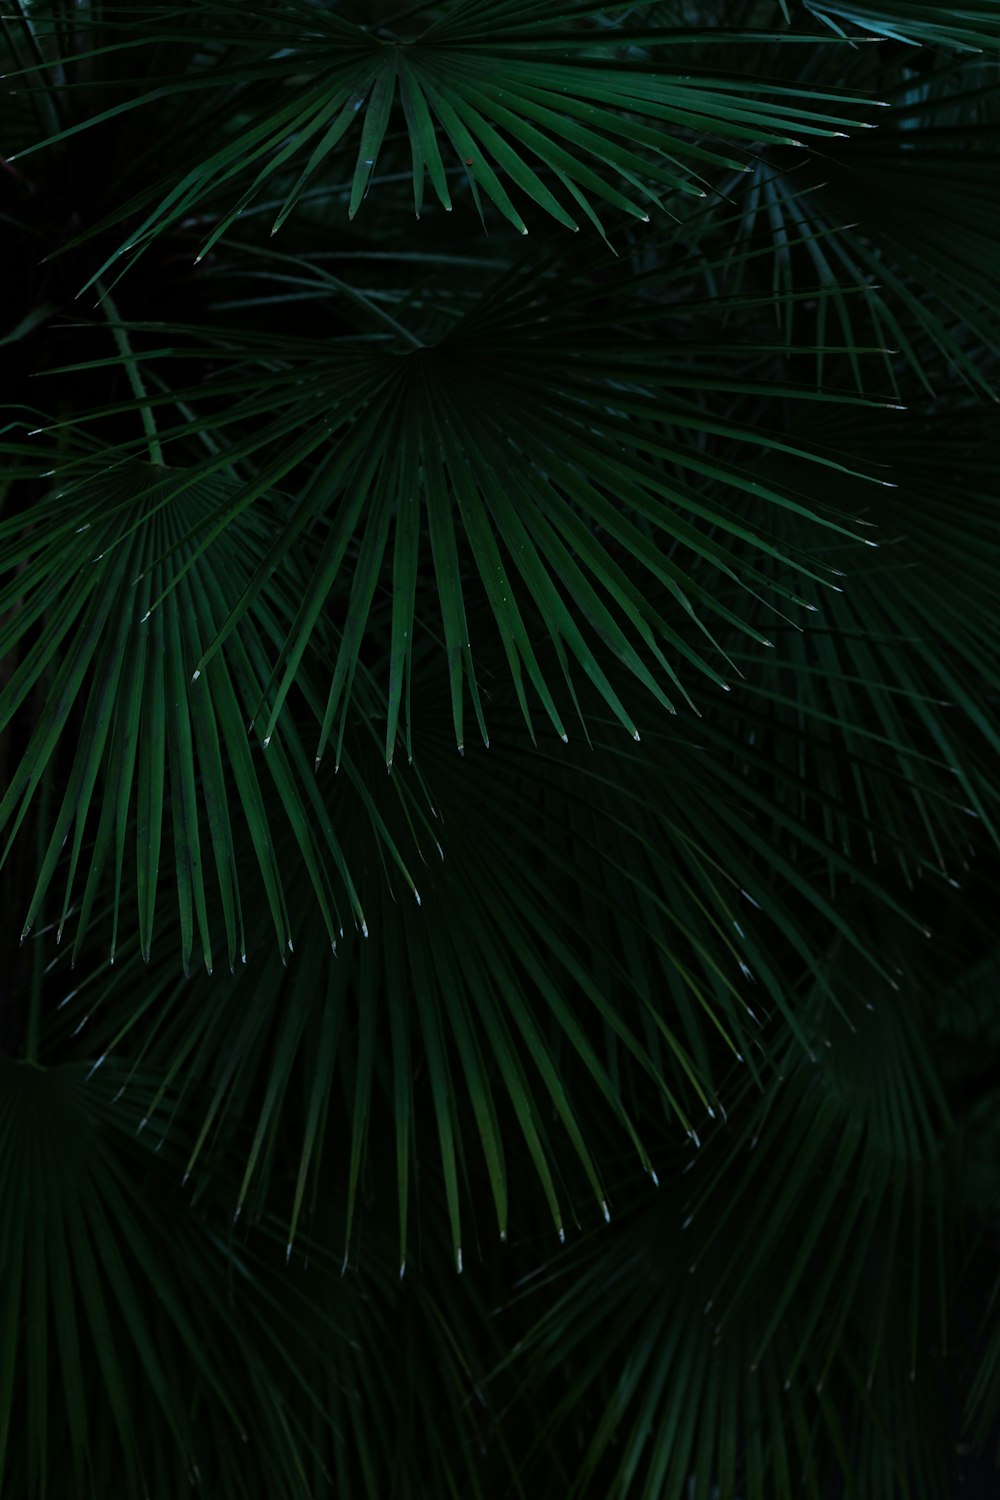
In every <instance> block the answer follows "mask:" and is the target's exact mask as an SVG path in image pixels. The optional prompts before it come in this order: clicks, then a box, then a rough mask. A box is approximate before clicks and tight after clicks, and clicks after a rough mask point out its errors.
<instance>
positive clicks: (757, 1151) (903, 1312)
mask: <svg viewBox="0 0 1000 1500" xmlns="http://www.w3.org/2000/svg"><path fill="white" fill-rule="evenodd" d="M904 951H905V943H904ZM851 967H852V966H851V964H850V961H847V962H846V963H845V962H844V961H843V960H842V959H840V960H838V961H837V962H836V964H835V972H836V974H837V979H838V983H839V984H840V986H841V987H840V989H839V992H838V993H837V995H836V1002H837V1008H834V1006H833V1005H831V1002H830V999H829V997H827V996H823V995H820V994H819V993H818V992H817V993H816V994H815V995H814V997H813V1000H812V1001H807V1002H806V1005H805V1009H804V1015H807V1016H811V1021H810V1022H807V1023H806V1024H808V1025H810V1026H811V1028H813V1045H814V1047H815V1051H814V1053H813V1055H812V1056H811V1057H807V1056H806V1055H805V1054H804V1053H802V1052H801V1051H798V1050H797V1051H796V1052H795V1054H794V1055H787V1056H784V1057H782V1056H780V1055H778V1056H775V1058H774V1066H775V1068H776V1069H777V1070H778V1074H777V1077H774V1078H773V1079H772V1081H771V1084H770V1087H769V1089H768V1091H767V1094H766V1097H764V1098H761V1097H760V1096H757V1097H756V1098H755V1097H754V1091H752V1090H750V1089H747V1088H746V1087H745V1086H744V1087H739V1088H737V1089H736V1090H735V1092H734V1094H733V1096H732V1097H731V1098H730V1099H729V1101H728V1112H727V1113H726V1115H725V1118H724V1119H720V1120H719V1121H717V1122H716V1124H715V1126H714V1127H713V1128H712V1133H711V1135H710V1136H709V1138H708V1139H707V1140H706V1143H705V1145H704V1146H703V1148H702V1150H701V1151H700V1152H699V1153H698V1154H697V1155H696V1158H695V1159H694V1160H693V1161H692V1162H691V1163H690V1164H689V1167H688V1169H687V1174H688V1175H686V1176H683V1175H682V1176H680V1177H676V1178H675V1179H674V1180H673V1181H672V1182H671V1183H670V1184H669V1185H668V1186H667V1187H666V1188H665V1190H664V1191H662V1192H661V1193H660V1194H658V1195H656V1196H655V1197H651V1198H649V1199H648V1200H647V1201H646V1203H645V1204H644V1205H643V1206H641V1207H637V1208H636V1209H635V1210H633V1214H634V1217H632V1218H631V1220H630V1222H627V1223H626V1224H625V1225H624V1226H623V1228H622V1231H621V1237H620V1238H619V1239H618V1240H616V1241H614V1242H612V1241H611V1240H610V1239H608V1238H604V1239H603V1240H602V1239H601V1238H596V1239H593V1240H592V1241H590V1242H584V1243H583V1244H581V1246H580V1247H579V1248H578V1249H577V1250H575V1251H574V1252H572V1253H571V1254H570V1255H569V1256H568V1258H567V1260H566V1262H565V1265H563V1266H557V1267H556V1268H555V1270H554V1271H553V1272H551V1273H550V1274H549V1276H548V1277H547V1278H546V1281H545V1284H544V1295H545V1296H546V1297H548V1298H549V1299H550V1301H551V1298H552V1296H553V1295H554V1294H555V1295H556V1296H557V1300H555V1301H554V1302H551V1305H550V1307H549V1308H548V1309H547V1310H546V1311H545V1312H543V1313H542V1314H541V1315H540V1317H539V1321H538V1323H537V1325H536V1327H535V1328H534V1329H533V1331H532V1332H531V1333H530V1334H529V1336H528V1338H527V1340H526V1342H525V1347H524V1351H523V1353H521V1354H519V1355H518V1356H517V1358H518V1359H526V1360H528V1362H529V1369H530V1371H531V1373H530V1375H529V1377H528V1378H529V1380H530V1381H531V1382H532V1384H533V1383H534V1382H535V1381H538V1382H544V1383H545V1384H550V1383H551V1382H552V1380H553V1379H554V1378H555V1377H556V1372H557V1371H560V1370H564V1371H565V1377H566V1386H565V1396H564V1398H563V1401H562V1403H561V1404H560V1406H559V1408H558V1411H557V1414H556V1420H557V1421H559V1422H565V1423H566V1424H567V1425H568V1426H569V1427H570V1428H571V1429H576V1430H577V1431H578V1432H579V1434H580V1442H581V1446H582V1449H583V1457H582V1462H581V1465H580V1468H579V1471H578V1477H577V1482H576V1484H575V1486H573V1487H571V1488H569V1490H568V1492H569V1493H573V1494H576V1493H580V1494H583V1493H587V1494H591V1493H593V1494H602V1495H604V1494H607V1495H615V1496H621V1495H633V1494H634V1495H641V1496H643V1497H648V1500H652V1497H654V1496H660V1495H663V1494H671V1493H674V1494H681V1493H685V1494H687V1493H690V1494H691V1495H693V1496H698V1497H704V1500H710V1497H713V1496H715V1495H735V1494H740V1495H745V1496H747V1497H748V1500H764V1497H765V1496H767V1495H770V1494H772V1493H773V1492H774V1490H775V1489H777V1490H778V1492H779V1493H782V1494H785V1493H788V1494H790V1493H793V1492H795V1491H796V1490H797V1492H798V1493H800V1494H803V1495H808V1496H816V1497H820V1496H823V1495H825V1494H827V1493H828V1492H829V1486H830V1483H831V1476H832V1475H833V1474H834V1473H836V1474H838V1475H839V1476H840V1482H841V1483H842V1484H844V1486H845V1493H851V1494H853V1493H858V1494H865V1493H870V1492H872V1490H873V1489H874V1490H875V1491H876V1492H878V1493H884V1494H894V1493H899V1494H910V1495H913V1496H923V1495H930V1494H935V1493H938V1488H937V1486H938V1484H939V1483H940V1478H941V1474H940V1469H939V1460H937V1459H936V1458H935V1454H934V1444H933V1439H932V1438H930V1437H929V1435H928V1430H929V1427H930V1426H931V1425H932V1424H934V1422H935V1420H936V1414H937V1410H938V1409H939V1405H940V1401H941V1391H942V1390H943V1389H944V1387H945V1385H946V1383H947V1379H948V1372H947V1367H946V1365H944V1364H943V1363H941V1364H939V1366H938V1367H937V1368H936V1369H935V1368H928V1367H927V1366H926V1365H925V1364H923V1363H922V1362H921V1361H920V1360H919V1359H918V1356H917V1350H925V1349H926V1347H927V1344H928V1342H929V1341H930V1342H933V1343H935V1344H938V1343H939V1341H941V1340H943V1338H944V1336H945V1335H944V1333H943V1332H942V1331H938V1332H935V1331H934V1330H933V1329H932V1328H931V1327H930V1326H928V1325H927V1323H926V1321H925V1320H926V1319H928V1318H931V1319H933V1317H934V1312H933V1311H932V1309H933V1308H934V1306H935V1302H936V1300H937V1299H938V1298H939V1296H940V1293H941V1291H942V1287H943V1283H944V1278H945V1276H946V1274H947V1266H948V1263H949V1254H948V1247H947V1246H946V1244H945V1243H944V1242H943V1240H942V1232H943V1231H942V1226H943V1223H944V1222H945V1220H946V1208H947V1206H948V1194H947V1191H946V1182H945V1176H944V1172H943V1166H942V1160H941V1146H942V1142H943V1141H944V1140H945V1138H946V1135H947V1131H948V1128H949V1125H948V1114H947V1107H946V1105H945V1103H944V1100H943V1098H942V1096H941V1094H940V1089H939V1087H938V1085H937V1082H936V1079H935V1076H934V1067H933V1064H932V1062H931V1054H930V1050H929V1037H928V1034H927V1030H926V1022H925V1021H924V1022H923V1023H922V1022H921V1021H918V1020H917V1017H916V1016H915V1015H914V1014H913V1013H912V1012H913V1010H914V1009H915V1007H914V999H915V998H916V997H915V995H914V993H913V991H912V989H911V991H910V993H908V994H907V993H905V991H904V992H899V993H897V992H894V991H892V990H890V989H889V988H888V987H885V986H882V987H880V988H878V989H872V988H870V987H866V986H867V984H868V982H867V981H865V982H863V983H862V985H861V986H860V987H857V986H856V982H855V981H854V980H852V979H851V978H850V977H849V976H850V973H851ZM866 995H868V996H872V997H873V998H872V999H865V998H864V997H865V996H866ZM841 1008H842V1009H843V1012H844V1013H843V1015H840V1014H838V1011H839V1010H840V1009H841ZM904 1058H905V1061H904ZM538 1295H539V1290H538V1289H529V1290H527V1291H526V1292H525V1294H524V1296H525V1299H526V1303H527V1305H528V1306H529V1307H530V1305H531V1303H532V1301H533V1300H534V1298H535V1297H536V1296H538ZM941 1305H942V1304H939V1307H938V1312H939V1313H940V1311H941ZM918 1366H919V1368H918ZM904 1367H907V1368H906V1369H905V1373H904ZM889 1423H893V1424H900V1423H902V1424H903V1425H904V1429H905V1431H906V1432H907V1434H908V1442H907V1444H906V1445H903V1446H901V1447H900V1448H899V1450H898V1451H896V1452H886V1451H885V1449H884V1445H883V1442H882V1439H881V1434H882V1432H883V1431H884V1429H885V1426H886V1425H887V1424H889ZM688 1486H689V1488H688Z"/></svg>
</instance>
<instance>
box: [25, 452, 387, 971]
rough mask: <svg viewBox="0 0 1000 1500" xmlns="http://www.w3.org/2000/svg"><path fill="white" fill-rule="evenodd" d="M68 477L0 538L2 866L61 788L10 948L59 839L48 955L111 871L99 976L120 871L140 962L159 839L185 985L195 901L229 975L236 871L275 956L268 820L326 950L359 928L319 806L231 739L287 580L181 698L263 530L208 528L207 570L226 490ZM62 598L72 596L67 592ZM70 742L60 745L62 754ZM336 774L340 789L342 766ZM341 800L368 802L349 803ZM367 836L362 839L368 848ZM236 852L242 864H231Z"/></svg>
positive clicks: (254, 693) (281, 904)
mask: <svg viewBox="0 0 1000 1500" xmlns="http://www.w3.org/2000/svg"><path fill="white" fill-rule="evenodd" d="M81 467H82V470H83V472H82V475H80V473H79V469H78V470H77V471H76V473H75V474H74V472H73V469H72V466H71V465H70V466H67V470H66V477H65V481H64V484H65V487H64V488H63V489H62V490H61V491H58V492H57V493H56V494H54V495H53V496H52V497H51V498H50V499H48V500H46V501H43V502H42V503H41V504H39V505H38V506H36V507H35V508H34V510H33V512H32V518H31V524H30V526H29V527H28V528H27V529H26V528H25V527H24V521H23V518H22V517H20V516H16V517H14V518H12V520H10V521H8V522H5V523H0V541H2V542H3V544H4V546H5V565H6V571H7V579H8V581H7V583H6V587H5V589H4V594H3V596H2V604H0V607H2V608H3V609H5V610H6V611H7V614H8V624H7V628H6V631H5V632H4V636H3V641H2V650H3V651H4V653H5V654H6V655H7V656H8V659H9V660H10V661H11V662H12V670H11V672H10V675H9V679H8V681H7V682H6V683H5V685H4V687H3V690H2V693H0V727H4V726H6V725H7V724H9V723H10V722H11V720H12V718H13V717H14V716H15V715H16V714H17V712H18V710H19V709H21V708H22V707H23V705H24V704H25V703H26V702H31V701H33V699H34V701H36V702H37V705H38V706H37V707H36V709H35V712H34V727H33V732H32V735H31V737H30V738H29V740H28V742H27V744H26V745H25V746H24V749H23V753H22V756H21V759H20V761H19V763H18V764H17V765H16V766H11V767H10V768H9V779H8V782H7V785H6V788H5V794H4V797H3V800H2V802H0V826H3V825H6V826H7V828H8V831H9V837H8V842H7V849H6V853H7V854H9V853H10V849H11V842H12V840H13V837H14V835H16V833H17V830H18V828H19V827H20V826H21V825H22V824H23V822H24V820H25V817H26V816H27V814H28V811H29V808H30V807H31V805H32V800H33V798H34V797H35V796H36V794H37V793H38V791H39V788H40V787H41V788H44V786H45V785H46V777H50V778H51V777H53V776H55V775H58V777H59V784H60V787H61V795H60V799H59V802H58V806H56V807H54V808H53V811H52V819H51V826H50V827H46V828H45V829H44V831H43V835H44V838H45V839H47V841H48V847H47V852H46V854H45V858H44V861H43V863H42V866H41V869H40V871H39V872H38V876H37V883H36V886H35V890H34V894H33V895H32V896H31V898H30V900H29V902H28V907H27V912H26V915H25V920H24V934H26V933H27V932H28V931H29V930H30V929H31V926H32V925H33V923H34V921H35V920H36V918H37V916H38V912H39V910H40V907H41V903H42V901H43V899H44V897H45V893H46V890H47V889H48V887H49V885H50V884H51V883H52V881H53V880H54V878H55V877H56V874H57V870H59V862H60V859H61V857H62V852H63V846H64V845H65V844H66V843H67V840H71V843H70V853H69V862H68V868H67V869H66V872H65V881H66V884H65V897H64V900H63V904H62V910H61V915H60V916H59V918H58V922H57V926H56V931H57V937H59V936H61V934H62V930H63V927H64V925H65V923H66V922H67V919H68V917H69V914H70V911H71V908H73V902H74V891H75V889H76V882H77V879H78V876H79V874H80V871H81V869H84V870H86V879H85V882H84V884H83V893H82V897H80V905H79V908H78V909H77V910H75V913H74V914H75V916H76V922H75V928H76V939H75V944H74V953H77V952H79V950H80V945H81V943H82V942H83V941H84V939H85V937H86V934H87V930H88V925H89V921H90V916H91V913H92V910H93V907H94V904H95V901H98V900H99V898H101V897H103V896H104V894H105V892H106V885H105V883H104V881H105V875H106V872H107V871H108V870H109V868H110V870H111V871H113V877H112V878H113V891H114V898H113V912H112V916H113V922H112V936H111V959H112V962H113V961H114V956H115V950H116V944H117V932H118V927H119V915H120V908H121V903H122V888H123V879H124V878H125V874H126V870H127V871H128V876H129V877H130V878H131V880H134V884H135V893H136V904H137V908H138V926H139V935H140V943H141V949H142V952H143V954H144V955H145V956H146V957H147V958H148V956H149V950H150V945H151V942H152V933H153V925H154V914H155V908H156V897H157V890H158V886H159V879H160V877H159V870H160V862H161V854H162V851H163V849H164V846H165V845H167V846H168V847H169V843H170V835H171V834H172V847H173V865H174V870H175V873H176V883H177V909H178V912H179V917H180V924H181V960H182V964H183V966H184V968H185V970H187V968H188V967H189V964H190V960H191V955H192V950H193V947H194V942H195V932H197V939H198V942H199V945H200V948H201V952H202V955H203V958H204V962H205V966H206V968H207V969H208V971H209V973H211V971H212V952H213V939H212V924H210V922H209V917H208V904H209V898H208V895H207V891H208V889H209V888H210V887H211V888H216V889H217V890H218V894H219V905H220V907H221V913H222V922H221V924H219V925H220V926H221V930H222V931H223V932H224V934H225V953H226V959H227V962H228V964H229V965H230V967H231V966H232V964H233V962H234V961H235V960H236V958H237V956H238V955H239V956H240V957H242V959H243V961H244V962H245V961H246V946H247V939H246V931H245V922H244V917H243V900H242V897H241V885H245V884H246V880H245V870H246V865H247V863H248V864H249V865H250V867H251V868H252V867H253V866H256V870H257V874H258V876H259V880H260V883H261V884H262V886H263V889H264V891H266V896H267V909H268V912H269V916H270V919H271V922H272V924H273V926H274V929H275V932H276V935H277V939H278V944H279V947H280V948H281V949H282V950H283V949H284V948H285V947H286V946H287V945H288V944H289V943H290V941H291V927H290V919H289V915H288V909H287V903H286V899H285V894H284V888H283V875H282V871H281V869H280V867H279V865H278V863H277V861H276V857H275V853H274V844H275V838H276V835H275V832H274V812H275V810H277V812H278V815H279V817H280V819H281V821H282V823H283V825H284V826H285V827H287V829H288V830H289V832H290V833H291V834H292V835H293V842H294V845H295V846H297V851H298V855H299V858H301V860H302V861H303V862H304V865H305V867H306V869H307V871H308V873H309V877H310V881H311V885H312V892H313V896H314V898H315V900H316V902H317V905H318V909H319V914H320V916H321V918H322V921H323V925H324V927H325V929H326V931H327V933H328V935H329V938H330V939H333V938H335V937H336V934H337V932H338V931H340V930H342V928H343V926H344V923H345V921H347V922H349V923H351V924H356V925H359V926H364V925H365V918H364V914H363V911H362V909H361V906H360V903H359V900H358V896H357V892H356V889H355V885H354V882H353V880H352V877H351V874H350V871H349V869H348V867H347V864H346V862H345V860H344V856H343V851H342V848H341V844H340V841H339V839H338V836H337V833H336V831H335V829H334V828H333V826H332V823H331V820H330V815H329V812H328V805H327V803H325V802H323V801H321V800H320V797H319V795H318V793H317V789H316V784H315V780H314V777H313V775H312V772H311V768H310V767H309V766H308V763H307V761H306V759H305V755H304V751H303V749H302V744H301V741H300V740H299V738H298V737H297V735H296V734H295V731H294V729H291V730H290V732H289V734H288V736H287V737H284V738H283V740H282V743H281V744H280V745H276V746H275V747H274V750H272V751H271V752H270V753H269V755H268V756H267V757H263V758H262V756H261V754H260V752H259V750H258V751H257V753H254V750H253V748H252V746H251V741H250V739H249V738H248V726H250V727H251V728H252V726H253V723H254V720H255V718H258V717H260V716H261V715H264V716H266V713H267V704H268V672H269V666H268V655H269V651H270V650H272V649H273V642H274V639H275V636H276V633H277V631H278V624H277V622H276V615H275V607H276V606H278V607H279V608H280V601H281V599H282V597H283V595H284V596H286V597H287V596H289V595H290V594H291V591H292V589H293V588H294V586H295V579H294V575H293V574H289V575H288V576H287V577H286V579H284V580H282V579H279V578H275V577H274V576H271V577H270V578H269V589H270V593H269V599H268V600H267V601H265V602H264V604H263V605H262V606H261V607H260V608H258V609H257V610H255V612H254V614H253V617H252V618H248V617H246V616H244V617H243V619H242V622H241V629H240V632H239V633H231V634H230V635H229V637H228V642H227V647H226V650H225V651H224V652H222V653H217V654H216V656H215V657H214V658H213V661H212V664H211V665H210V666H206V667H205V668H204V674H205V681H204V682H203V683H202V684H201V685H200V686H199V685H198V684H197V682H195V681H193V680H192V678H193V676H194V675H195V668H194V663H195V662H196V661H197V660H198V659H199V657H200V655H201V652H202V650H203V648H204V646H205V644H206V642H208V641H209V640H211V639H213V638H214V636H215V634H216V632H217V631H218V629H219V627H220V626H221V624H222V623H223V621H224V620H225V619H226V618H227V615H228V613H229V611H230V610H231V609H232V607H233V605H234V604H235V603H236V601H237V600H239V598H240V597H241V595H242V593H243V592H244V590H245V589H246V587H247V584H248V582H249V580H250V578H251V577H252V576H253V570H254V567H255V564H257V565H259V564H260V563H261V561H262V560H263V559H264V557H265V556H266V552H267V548H268V545H269V532H268V529H267V527H266V525H263V524H261V522H260V520H259V519H258V518H257V517H256V516H250V517H247V518H246V519H245V522H244V524H243V525H242V526H241V528H240V532H239V536H238V539H237V537H236V535H235V534H234V533H233V532H232V531H230V532H228V533H227V532H226V531H225V530H222V531H221V533H220V534H219V535H218V537H216V538H215V539H214V540H212V541H211V545H210V548H209V550H208V551H207V552H206V551H205V550H203V549H204V541H203V538H204V536H205V533H206V530H207V529H208V528H209V527H210V526H211V523H212V521H213V519H214V518H215V517H216V516H217V515H218V514H219V513H220V512H221V513H222V514H226V513H227V512H230V511H232V510H233V509H235V508H237V506H238V498H239V497H238V492H234V489H233V486H232V484H231V483H229V482H227V480H226V479H225V478H222V477H218V476H215V477H212V478H209V479H206V480H199V478H198V476H197V474H196V475H195V476H194V479H193V481H191V480H188V479H187V478H186V477H185V476H181V477H180V478H179V479H177V478H173V477H171V475H170V474H169V473H168V471H167V470H165V469H164V468H163V467H162V466H154V465H152V464H147V465H140V464H138V463H135V462H131V463H129V462H126V463H124V464H120V465H118V466H116V467H115V468H112V469H110V470H109V471H106V472H104V473H100V474H94V473H92V472H90V471H92V469H93V467H94V466H93V463H92V462H88V461H86V460H84V462H83V463H82V465H81ZM70 580H74V582H75V587H74V588H73V589H72V591H70V592H68V593H67V583H68V582H69V581H70ZM288 607H289V606H288V605H287V604H286V609H287V608H288ZM197 675H199V676H200V675H201V674H200V673H199V674H197ZM71 737H75V740H76V743H75V747H74V749H73V750H72V752H69V750H68V742H69V740H70V738H71ZM264 761H266V765H267V773H266V775H262V764H263V762H264ZM345 771H346V773H347V778H348V780H349V781H350V782H351V783H354V782H355V772H354V768H353V763H351V761H350V759H349V758H348V760H347V762H346V763H345ZM354 789H355V792H356V793H357V794H358V795H360V797H361V799H362V800H363V801H367V800H368V799H367V794H366V792H365V789H364V787H363V786H362V787H360V789H359V788H358V787H357V786H355V788H354ZM269 804H270V809H271V810H270V811H269ZM92 811H93V813H94V814H95V815H96V816H95V818H93V819H92V818H91V816H90V815H91V812H92ZM234 824H235V827H234ZM95 825H96V826H95ZM168 825H169V828H168ZM378 828H379V825H378V823H377V822H375V823H373V824H372V825H371V829H372V832H373V833H374V834H375V837H376V839H382V837H383V834H380V833H379V831H378ZM383 833H384V827H383ZM91 840H93V842H91ZM247 846H248V847H247ZM244 847H247V855H248V860H247V861H246V862H244V861H243V860H242V859H241V858H240V854H239V851H241V850H242V849H243V848H244ZM387 848H388V850H389V851H390V858H394V859H395V861H397V862H398V868H399V871H400V873H401V875H402V878H403V880H404V881H405V882H407V883H408V884H409V885H410V886H411V888H413V887H412V879H411V877H410V876H409V874H408V872H407V870H406V866H405V864H404V863H403V855H401V854H400V853H399V852H398V851H397V850H396V849H395V847H394V846H392V845H391V843H390V844H388V845H387ZM241 867H242V868H241ZM218 930H219V928H218V927H217V928H216V931H218Z"/></svg>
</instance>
